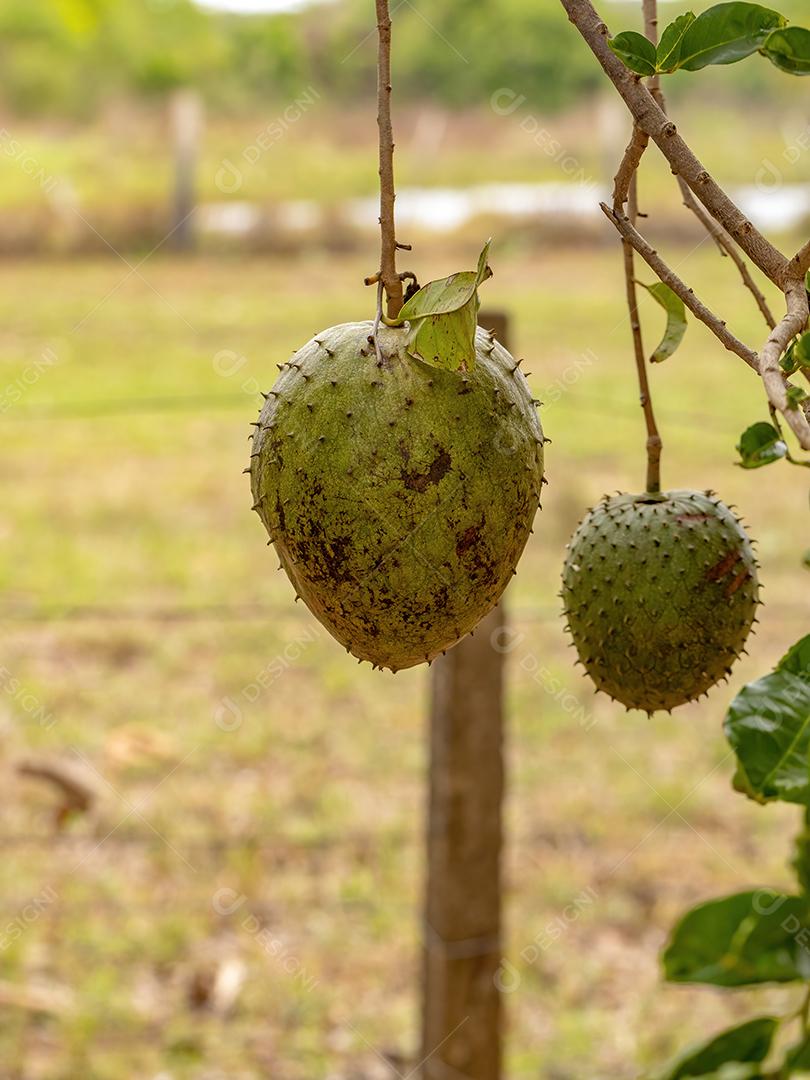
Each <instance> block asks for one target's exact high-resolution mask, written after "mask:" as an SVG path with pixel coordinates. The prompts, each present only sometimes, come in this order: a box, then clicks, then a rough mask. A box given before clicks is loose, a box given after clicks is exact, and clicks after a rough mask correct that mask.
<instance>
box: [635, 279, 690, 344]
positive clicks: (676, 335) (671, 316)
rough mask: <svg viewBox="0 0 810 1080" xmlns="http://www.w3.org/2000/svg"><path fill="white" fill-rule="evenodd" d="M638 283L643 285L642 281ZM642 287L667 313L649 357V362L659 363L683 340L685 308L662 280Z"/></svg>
mask: <svg viewBox="0 0 810 1080" xmlns="http://www.w3.org/2000/svg"><path fill="white" fill-rule="evenodd" d="M639 284H641V285H644V282H643V281H642V282H640V283H639ZM644 288H645V289H646V290H647V292H648V293H649V294H650V296H652V297H653V298H654V299H656V300H657V301H658V303H659V304H660V305H661V307H662V308H663V309H664V311H666V313H667V326H666V330H665V331H664V336H663V338H662V339H661V343H660V345H659V346H658V348H657V349H656V350H655V352H654V353H653V354H652V356H651V357H650V363H651V364H659V363H660V362H661V361H662V360H667V359H669V357H670V356H672V354H673V353H674V352H675V350H676V349H677V348H678V346H679V345H680V343H681V342H682V341H683V336H684V334H685V333H686V308H685V307H684V303H683V300H681V299H680V297H678V296H676V295H675V293H674V292H673V291H672V289H670V287H669V285H665V284H664V283H663V281H657V282H656V283H655V284H654V285H644Z"/></svg>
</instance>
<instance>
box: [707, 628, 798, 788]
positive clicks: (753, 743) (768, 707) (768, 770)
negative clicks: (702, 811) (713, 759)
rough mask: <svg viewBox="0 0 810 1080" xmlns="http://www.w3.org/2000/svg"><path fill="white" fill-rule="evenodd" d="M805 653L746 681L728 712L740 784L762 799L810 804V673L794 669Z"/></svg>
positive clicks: (728, 731) (727, 724)
mask: <svg viewBox="0 0 810 1080" xmlns="http://www.w3.org/2000/svg"><path fill="white" fill-rule="evenodd" d="M800 645H801V643H800ZM803 659H804V653H803V652H801V651H800V653H799V654H797V655H796V656H793V655H792V653H788V655H787V657H785V659H784V661H783V664H784V665H785V666H781V667H779V668H777V670H776V671H774V672H772V673H771V674H770V675H766V676H765V677H764V678H763V679H757V681H756V682H752V683H748V685H747V686H744V687H743V688H742V690H741V691H740V692H739V694H737V696H736V697H735V698H734V700H733V701H732V703H731V705H730V706H729V709H728V712H727V713H726V719H725V722H724V725H723V728H724V731H725V734H726V738H727V739H728V741H729V743H730V744H731V747H732V749H733V750H734V753H735V754H736V755H737V762H738V769H739V772H740V774H741V776H740V777H738V778H737V786H738V787H740V786H743V787H744V788H745V790H746V793H747V794H752V795H753V797H755V798H757V800H758V801H770V800H773V799H781V801H782V802H789V803H799V804H801V805H808V804H810V766H809V765H808V760H809V759H808V755H809V754H810V677H808V674H807V672H805V673H804V674H802V675H796V674H794V672H793V667H794V666H795V665H796V664H799V663H801V662H803ZM742 778H744V779H742ZM741 780H742V783H741Z"/></svg>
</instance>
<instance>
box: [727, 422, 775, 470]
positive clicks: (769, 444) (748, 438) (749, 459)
mask: <svg viewBox="0 0 810 1080" xmlns="http://www.w3.org/2000/svg"><path fill="white" fill-rule="evenodd" d="M737 450H738V452H739V455H740V457H741V459H742V460H741V461H738V462H737V464H738V465H740V466H742V468H743V469H760V468H762V466H763V465H770V464H771V463H772V462H774V461H779V459H780V458H783V457H784V456H785V454H786V453H787V444H786V443H784V442H783V441H782V439H781V438H780V436H779V432H778V431H777V430H776V428H775V427H774V426H773V425H772V424H767V423H766V422H765V421H764V420H761V421H760V422H759V423H756V424H752V425H751V427H749V428H746V429H745V431H744V432H743V433H742V435H741V436H740V441H739V442H738V443H737Z"/></svg>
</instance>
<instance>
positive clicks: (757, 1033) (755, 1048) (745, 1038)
mask: <svg viewBox="0 0 810 1080" xmlns="http://www.w3.org/2000/svg"><path fill="white" fill-rule="evenodd" d="M778 1027H779V1021H778V1020H775V1019H774V1018H773V1017H771V1016H762V1017H759V1018H758V1019H756V1020H749V1021H748V1022H747V1023H745V1024H740V1025H739V1026H738V1027H733V1028H728V1030H726V1031H723V1032H721V1033H720V1034H719V1035H715V1037H714V1038H713V1039H710V1040H709V1041H708V1042H705V1043H701V1044H700V1045H699V1046H695V1047H692V1048H691V1049H689V1050H687V1051H686V1052H685V1053H684V1054H682V1055H681V1056H680V1057H679V1058H678V1059H677V1060H676V1061H674V1062H672V1064H671V1065H669V1066H668V1067H667V1068H666V1069H665V1071H664V1072H662V1073H660V1074H659V1075H658V1076H657V1077H656V1080H686V1078H687V1077H701V1076H706V1075H707V1074H710V1073H715V1072H716V1071H717V1070H718V1069H719V1068H720V1067H721V1066H723V1065H726V1064H728V1063H729V1062H740V1063H747V1062H761V1061H764V1060H765V1058H766V1057H767V1056H768V1052H769V1051H770V1049H771V1043H772V1042H773V1037H774V1035H775V1034H776V1029H777V1028H778Z"/></svg>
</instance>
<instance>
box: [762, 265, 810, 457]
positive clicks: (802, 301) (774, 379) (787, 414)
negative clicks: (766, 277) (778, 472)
mask: <svg viewBox="0 0 810 1080" xmlns="http://www.w3.org/2000/svg"><path fill="white" fill-rule="evenodd" d="M785 296H786V298H787V312H786V314H785V317H784V318H783V319H782V321H781V322H780V323H779V324H778V325H777V326H776V327H775V328H774V329H773V330H772V331H771V334H770V337H769V338H768V340H767V341H766V342H765V345H764V346H763V348H762V352H761V353H760V354H759V372H760V375H761V376H762V381H763V383H764V384H765V392H766V393H767V395H768V401H769V402H770V403H771V405H773V406H774V408H776V409H778V410H779V412H781V413H782V415H783V416H784V418H785V420H786V421H787V422H788V425H789V426H790V429H791V431H792V432H793V434H794V435H795V436H796V438H797V439H798V440H799V445H800V446H801V448H802V449H803V450H810V423H808V420H807V417H806V416H805V414H804V410H803V409H801V408H799V407H798V406H795V405H794V406H792V407H789V406H788V399H787V386H788V384H787V380H786V379H785V376H784V372H783V371H782V368H781V367H780V365H779V358H780V357H781V356H782V353H783V352H784V351H785V349H786V348H787V347H788V345H789V344H790V342H791V340H792V339H793V338H794V337H795V336H796V334H799V333H801V331H802V330H803V329H804V328H805V326H806V325H807V318H808V303H807V292H806V290H805V287H804V281H796V282H794V283H793V284H792V285H789V286H788V288H787V289H786V292H785Z"/></svg>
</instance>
